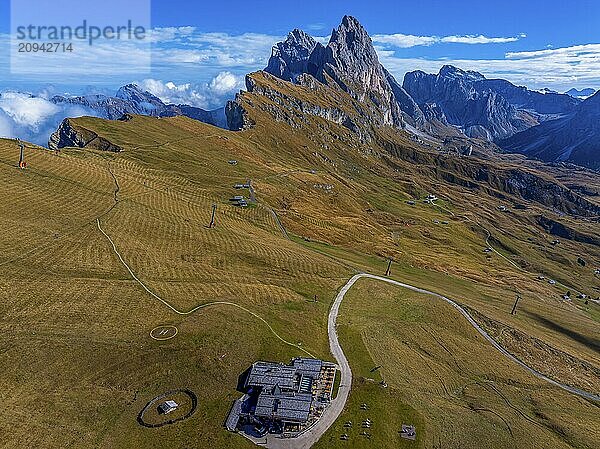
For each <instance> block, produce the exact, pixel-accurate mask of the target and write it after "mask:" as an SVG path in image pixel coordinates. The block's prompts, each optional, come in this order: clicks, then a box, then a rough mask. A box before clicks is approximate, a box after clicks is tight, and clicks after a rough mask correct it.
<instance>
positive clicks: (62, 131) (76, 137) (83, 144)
mask: <svg viewBox="0 0 600 449" xmlns="http://www.w3.org/2000/svg"><path fill="white" fill-rule="evenodd" d="M66 147H78V148H91V149H94V150H101V151H110V152H113V153H120V152H121V151H123V149H122V148H121V147H119V146H118V145H115V144H113V143H112V142H110V141H109V140H107V139H105V138H104V137H101V136H99V135H98V134H96V133H95V132H93V131H90V130H89V129H86V128H84V127H82V126H78V125H76V124H75V123H73V120H72V119H68V118H67V119H64V120H63V121H62V123H61V124H60V126H59V127H58V129H57V130H56V131H55V132H54V133H52V135H51V136H50V140H49V141H48V148H50V149H51V150H57V149H60V148H66Z"/></svg>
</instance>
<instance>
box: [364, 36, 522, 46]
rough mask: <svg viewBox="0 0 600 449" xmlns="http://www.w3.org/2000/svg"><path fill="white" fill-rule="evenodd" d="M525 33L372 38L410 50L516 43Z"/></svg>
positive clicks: (381, 42)
mask: <svg viewBox="0 0 600 449" xmlns="http://www.w3.org/2000/svg"><path fill="white" fill-rule="evenodd" d="M526 36H527V35H526V34H524V33H521V34H519V35H518V36H514V37H488V36H484V35H482V34H480V35H478V36H476V35H462V36H458V35H453V36H442V37H440V36H415V35H412V34H401V33H397V34H375V35H373V36H372V37H371V39H372V40H373V42H376V43H378V44H385V45H390V46H393V47H397V48H410V47H417V46H430V45H434V44H439V43H453V44H500V43H507V42H515V41H518V40H519V39H522V38H525V37H526Z"/></svg>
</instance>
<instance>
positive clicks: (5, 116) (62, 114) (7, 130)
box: [0, 91, 93, 145]
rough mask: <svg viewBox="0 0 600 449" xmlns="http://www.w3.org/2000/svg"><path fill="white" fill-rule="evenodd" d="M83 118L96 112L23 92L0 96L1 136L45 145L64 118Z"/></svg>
mask: <svg viewBox="0 0 600 449" xmlns="http://www.w3.org/2000/svg"><path fill="white" fill-rule="evenodd" d="M82 115H93V112H92V111H90V110H87V109H85V108H82V107H79V106H74V105H67V104H61V105H55V104H54V103H52V102H50V101H48V100H46V99H45V98H42V97H40V96H34V95H30V94H26V93H22V92H12V91H5V92H1V93H0V137H9V138H17V137H19V138H21V139H23V140H26V141H29V142H33V143H36V144H38V145H46V144H47V143H48V138H49V137H50V134H51V133H52V132H54V131H55V130H56V128H58V125H59V124H60V122H62V120H63V119H65V118H66V117H80V116H82Z"/></svg>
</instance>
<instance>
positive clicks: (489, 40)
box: [440, 34, 522, 44]
mask: <svg viewBox="0 0 600 449" xmlns="http://www.w3.org/2000/svg"><path fill="white" fill-rule="evenodd" d="M521 37H522V35H520V36H517V37H487V36H484V35H482V34H480V35H479V36H472V35H466V36H445V37H442V38H441V39H440V42H445V43H454V44H504V43H507V42H516V41H518V40H519V39H521Z"/></svg>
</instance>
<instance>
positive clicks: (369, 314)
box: [316, 279, 600, 449]
mask: <svg viewBox="0 0 600 449" xmlns="http://www.w3.org/2000/svg"><path fill="white" fill-rule="evenodd" d="M338 322H339V323H340V324H339V328H340V334H341V341H342V345H343V346H344V347H345V348H349V350H348V357H349V360H350V364H351V367H352V370H353V373H354V374H355V376H356V380H355V383H354V386H353V390H352V393H351V400H350V402H349V404H348V407H347V408H346V411H345V412H344V414H343V415H342V417H341V418H340V420H339V421H338V422H336V424H335V425H334V426H333V427H332V428H331V429H330V431H329V432H328V433H327V434H326V435H325V437H324V438H323V439H322V440H321V441H320V442H319V444H318V445H317V446H316V447H318V448H320V447H323V448H325V447H327V448H329V447H331V448H335V447H357V448H359V447H377V448H388V447H389V448H392V447H429V448H436V447H437V448H459V447H460V448H479V447H482V441H485V447H486V448H511V447H518V448H536V449H541V448H553V449H554V448H563V447H564V448H567V447H579V448H593V447H596V445H597V443H598V441H600V428H599V427H598V425H597V422H596V420H595V416H596V415H597V414H598V406H597V405H594V404H592V403H590V402H587V401H585V400H582V399H578V398H575V397H573V396H571V395H569V394H567V393H566V392H563V391H556V390H555V389H553V388H549V387H548V385H547V384H545V383H544V382H541V381H539V380H538V379H536V378H534V377H532V376H530V375H528V374H527V373H526V372H525V371H524V370H522V369H521V368H519V367H518V366H515V365H514V364H512V363H510V362H508V361H507V360H506V359H505V358H504V357H502V356H501V355H500V354H499V353H497V352H494V351H490V348H489V345H488V344H487V343H486V342H485V340H484V339H483V338H482V337H481V336H480V335H478V334H477V332H476V331H475V330H474V329H473V328H472V327H471V326H470V325H469V324H468V323H467V321H466V320H465V319H464V318H463V317H462V316H461V315H460V314H459V313H458V312H457V311H456V310H454V309H453V308H452V307H450V306H449V305H447V304H446V303H444V302H442V301H440V300H435V299H431V298H430V297H426V296H423V295H419V294H416V293H413V292H410V291H407V290H402V289H400V288H398V287H393V286H389V285H385V284H381V283H379V282H376V281H372V280H364V279H363V280H361V281H359V282H358V283H357V285H356V286H355V287H354V289H353V290H351V291H350V293H349V294H348V295H347V296H346V299H345V302H344V304H343V305H342V309H341V314H340V317H339V318H338ZM377 366H381V368H380V369H379V370H378V371H376V372H375V373H373V372H372V369H373V368H374V367H377ZM381 378H384V379H385V381H386V383H387V384H388V388H387V389H383V388H381V387H379V386H378V385H377V382H378V381H380V379H381ZM363 402H366V403H367V404H368V405H369V410H368V411H363V410H361V408H360V404H362V403H363ZM365 418H369V419H371V420H372V421H373V426H372V428H371V429H370V430H369V432H370V433H371V435H372V438H371V440H367V439H366V438H365V437H364V436H362V435H361V434H360V433H361V432H362V431H363V429H362V428H361V426H360V423H361V422H362V420H364V419H365ZM347 421H352V422H353V428H352V429H348V428H345V427H344V423H345V422H347ZM403 423H404V424H409V423H410V424H415V425H416V427H417V435H418V440H417V442H416V443H411V442H408V441H405V440H402V439H401V438H400V436H399V434H398V430H399V429H400V428H401V425H402V424H403ZM343 433H347V434H348V435H349V437H350V439H349V441H347V442H346V441H343V440H341V439H340V435H341V434H343Z"/></svg>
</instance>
